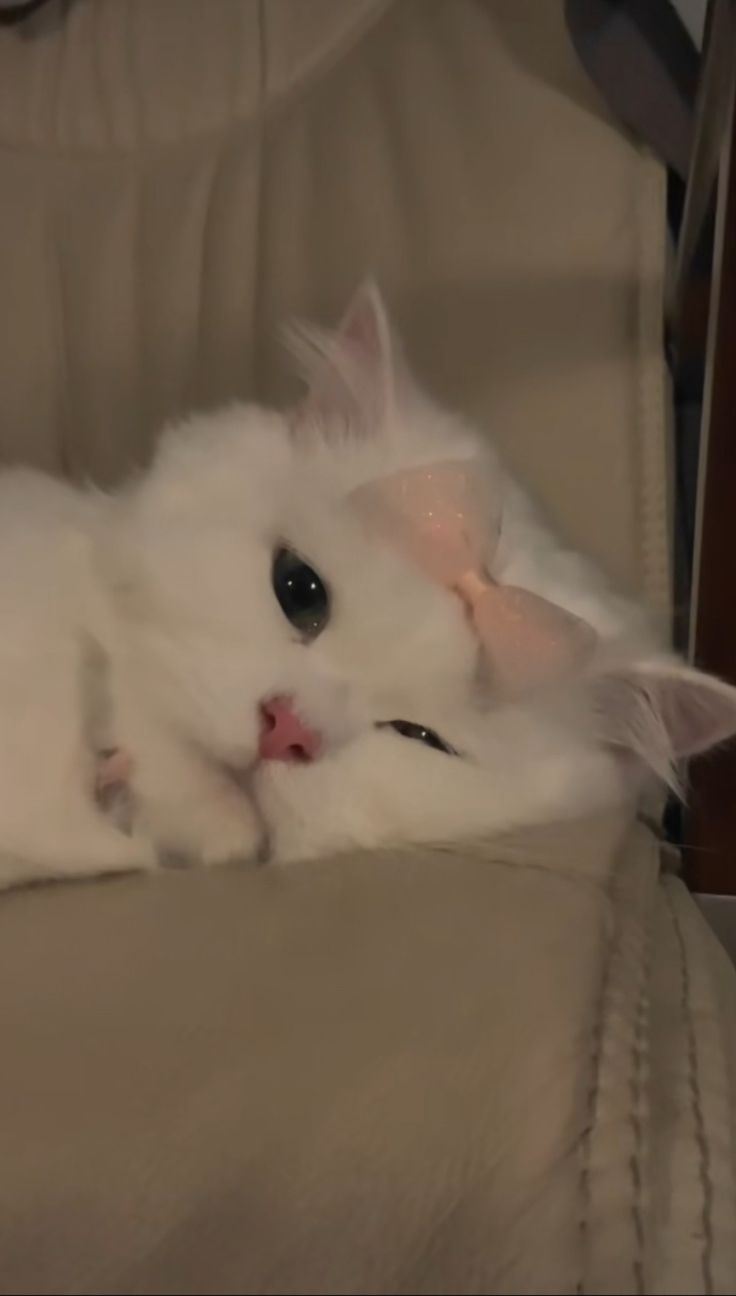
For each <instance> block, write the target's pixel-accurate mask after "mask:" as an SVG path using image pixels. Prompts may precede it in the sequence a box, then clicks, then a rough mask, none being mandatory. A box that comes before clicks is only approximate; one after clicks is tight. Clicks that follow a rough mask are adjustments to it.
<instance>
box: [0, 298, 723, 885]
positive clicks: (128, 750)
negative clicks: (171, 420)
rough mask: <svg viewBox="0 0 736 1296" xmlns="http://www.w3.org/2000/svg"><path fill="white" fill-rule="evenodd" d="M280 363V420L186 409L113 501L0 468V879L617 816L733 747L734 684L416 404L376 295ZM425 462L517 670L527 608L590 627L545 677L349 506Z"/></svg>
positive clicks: (487, 459)
mask: <svg viewBox="0 0 736 1296" xmlns="http://www.w3.org/2000/svg"><path fill="white" fill-rule="evenodd" d="M298 349H299V353H300V358H301V360H302V362H303V367H304V368H305V370H306V375H307V377H308V386H309V390H308V395H307V397H306V398H305V400H304V402H303V404H302V405H301V406H300V407H299V408H298V409H296V410H292V411H289V412H287V413H286V414H283V413H276V412H273V411H270V410H264V409H261V408H257V407H254V406H236V407H232V408H229V409H226V410H224V411H222V412H221V413H218V414H210V415H205V416H201V417H196V418H192V419H190V420H189V421H187V422H185V423H183V424H182V425H181V426H179V427H176V428H174V429H172V430H170V431H168V432H167V433H166V434H165V435H164V437H163V439H162V441H161V445H160V448H159V450H158V454H157V456H156V459H155V462H154V464H153V467H152V468H151V470H150V472H148V473H147V474H146V475H145V476H143V477H141V478H140V479H139V480H137V481H135V482H134V483H132V484H130V485H129V486H128V487H127V488H126V489H124V490H123V491H122V492H120V493H118V494H117V495H113V496H103V495H100V494H98V493H94V492H84V491H78V490H75V489H73V488H71V487H68V486H65V485H62V484H60V483H58V482H54V481H52V480H50V479H47V478H44V477H41V476H39V475H36V474H33V473H30V472H27V471H24V470H12V471H9V472H7V473H5V474H4V475H3V476H2V478H0V625H1V626H2V634H1V636H0V883H3V884H6V885H7V884H10V883H16V882H22V881H30V880H32V879H37V878H41V877H67V876H69V877H71V876H80V875H84V874H94V873H101V872H106V871H108V872H109V871H115V870H128V869H150V868H154V867H156V866H157V865H158V864H160V863H172V862H186V861H192V862H195V861H196V862H202V863H207V864H214V863H219V862H224V861H227V860H232V859H241V858H242V859H248V858H252V857H254V856H261V857H268V858H270V859H273V860H276V861H291V860H304V859H308V858H310V857H313V856H316V855H322V854H324V853H327V852H336V851H341V850H344V849H347V848H352V847H363V848H374V847H380V846H381V845H384V844H391V845H396V844H411V843H422V842H430V843H450V842H461V841H462V840H463V839H471V838H473V839H478V838H482V837H488V836H490V835H492V834H496V833H498V832H500V831H505V830H508V829H511V828H514V827H517V826H524V825H530V824H533V823H537V822H544V821H546V820H551V819H559V818H561V817H564V816H574V815H578V814H581V813H586V812H589V811H593V810H595V809H597V808H603V807H605V806H607V805H611V804H613V803H616V802H619V801H621V800H624V799H626V798H628V799H630V800H632V802H633V801H634V800H635V799H636V797H637V796H638V795H639V793H640V791H641V787H642V782H643V780H644V779H645V778H646V777H647V771H649V772H652V771H653V773H654V774H655V775H656V776H658V777H659V778H661V779H664V780H666V781H669V782H672V781H673V780H674V778H675V770H676V768H677V764H678V762H679V761H680V759H681V758H683V757H686V756H688V755H691V754H693V753H695V752H697V751H700V750H703V749H704V748H706V747H708V746H710V745H711V744H713V743H715V742H718V741H721V740H723V739H725V738H727V737H729V736H730V735H732V734H733V733H734V732H736V690H733V689H731V688H729V687H727V686H726V685H724V684H721V683H720V682H718V681H716V680H713V679H709V678H707V677H705V676H704V675H702V674H699V673H698V672H696V671H694V670H691V669H689V668H687V667H686V666H685V665H684V664H682V663H680V662H679V661H677V660H676V659H675V658H673V657H672V656H670V655H668V654H666V653H664V652H661V651H660V650H659V648H658V646H657V643H656V639H655V637H654V636H653V635H652V633H651V631H650V629H649V627H648V624H647V619H646V617H645V615H644V614H643V613H642V611H641V610H640V609H638V608H636V607H635V606H633V605H631V604H629V603H627V602H625V601H624V600H622V599H620V598H618V597H617V596H615V595H614V594H612V593H611V592H610V591H609V589H608V588H607V586H606V584H605V582H604V581H603V580H602V578H601V577H600V576H599V574H598V573H597V572H596V571H595V570H594V569H593V568H592V567H591V566H590V565H589V564H588V563H587V562H586V561H584V560H583V559H582V558H580V557H578V556H577V555H574V554H571V553H569V552H567V551H565V550H563V549H562V548H561V546H560V545H559V544H558V542H557V541H556V540H555V539H554V538H553V537H552V536H551V534H550V533H549V532H548V531H547V530H546V529H545V527H544V526H543V525H542V524H541V523H540V521H539V520H538V519H537V517H536V515H535V513H534V511H533V509H532V508H531V506H530V504H529V502H528V500H527V499H526V497H525V496H524V494H523V493H522V492H521V490H520V489H519V487H518V486H517V485H516V484H515V483H514V482H513V481H511V480H509V478H508V476H507V474H506V473H505V472H504V471H503V469H502V468H501V466H500V465H499V464H498V462H497V461H496V459H495V456H494V455H493V454H492V452H491V451H489V449H488V446H487V443H486V442H485V441H484V440H483V439H481V438H479V437H478V436H477V435H476V434H475V433H474V432H473V430H472V429H470V428H469V427H468V426H467V425H466V424H465V423H464V422H463V421H462V420H460V419H458V418H456V417H454V416H452V415H449V414H448V413H446V412H445V411H444V410H442V409H439V408H438V407H437V406H436V405H435V404H433V403H432V402H431V401H430V400H429V399H428V398H427V396H426V395H425V394H423V393H422V391H421V390H420V389H419V387H418V386H417V385H416V383H415V382H414V381H413V380H412V379H411V378H410V377H409V375H408V374H407V372H406V369H405V367H404V365H403V363H402V361H401V359H400V357H399V356H398V355H397V351H396V346H395V343H394V342H393V340H392V338H391V335H390V330H389V325H388V322H387V319H386V315H385V311H384V308H383V305H382V303H381V300H380V297H379V295H378V293H377V291H376V290H375V289H374V288H372V287H370V286H367V287H365V288H364V289H362V290H361V291H360V292H359V293H358V294H357V296H356V298H355V299H354V301H353V304H352V306H351V308H350V309H349V311H348V314H347V316H346V318H345V320H344V321H343V324H342V326H341V328H340V329H339V330H338V331H337V333H335V334H334V335H329V334H324V335H322V334H319V333H317V332H308V333H307V334H303V335H302V336H301V341H300V344H299V348H298ZM448 461H451V462H452V463H453V464H454V465H457V464H461V465H463V466H464V469H465V470H467V472H469V474H470V475H471V477H472V479H473V480H474V481H476V482H477V483H478V484H479V487H481V488H482V490H483V492H484V501H485V503H484V507H486V508H487V515H488V519H491V518H494V519H495V521H496V523H497V531H498V534H496V532H494V530H493V528H492V527H490V528H489V531H488V536H489V542H488V549H487V552H486V553H485V554H484V555H483V567H484V568H485V569H486V570H484V571H483V572H481V577H482V579H483V580H485V581H486V584H487V585H489V586H490V585H492V586H493V587H494V588H495V589H497V590H500V591H502V597H503V591H504V590H507V589H508V588H509V587H514V588H515V589H516V590H520V591H522V593H521V595H520V598H521V604H520V607H521V612H520V616H519V627H518V628H519V635H520V639H519V650H520V659H521V660H523V659H524V652H525V649H526V643H525V636H526V635H527V630H528V629H529V627H528V626H527V620H526V618H527V611H528V608H527V604H526V602H525V599H526V598H527V594H528V596H529V598H531V596H532V595H538V596H541V597H542V599H544V600H546V601H547V602H546V603H545V604H542V603H541V602H540V603H539V605H538V608H544V607H547V608H549V609H550V610H551V613H552V625H553V632H552V633H551V634H549V635H548V636H547V639H548V641H549V646H550V650H551V651H552V652H554V649H555V633H554V625H555V620H554V618H555V611H556V612H557V613H559V618H560V620H559V626H560V628H561V630H560V633H561V635H562V638H563V639H564V637H565V635H566V634H567V630H568V628H572V629H573V639H574V628H575V627H578V628H579V627H580V625H581V622H582V623H583V624H584V626H585V627H591V628H592V631H590V632H589V635H588V638H587V640H586V641H585V642H586V643H587V646H588V647H587V651H586V652H585V653H584V654H582V655H581V657H580V660H579V661H578V660H577V659H575V665H574V668H573V669H567V670H560V671H559V672H554V671H553V672H549V673H548V675H547V676H545V675H544V672H542V676H540V677H539V678H536V676H535V675H534V672H532V674H531V675H530V678H529V681H528V684H527V685H526V686H524V685H523V679H522V686H521V687H519V684H518V681H517V685H516V687H515V688H514V689H511V690H509V689H508V688H506V687H505V685H504V682H503V680H502V679H501V678H500V677H499V676H498V675H497V674H496V672H495V670H494V665H493V657H492V655H491V657H490V658H489V656H488V653H487V652H486V651H485V647H487V645H484V643H483V642H482V637H480V638H479V634H478V627H477V626H476V625H475V624H474V623H473V616H472V612H473V607H472V599H471V601H470V603H469V602H468V600H467V599H463V598H462V597H459V596H458V592H457V590H455V589H451V588H449V587H448V585H447V582H443V581H442V580H441V579H434V578H433V576H432V573H431V571H428V570H426V568H425V567H423V565H422V563H421V562H417V561H416V560H415V559H416V555H412V553H410V552H409V551H408V550H407V549H406V548H405V547H404V546H402V545H401V544H399V543H396V542H395V538H392V536H391V534H389V533H388V532H385V533H384V532H383V531H382V529H381V525H380V523H379V524H378V525H376V524H374V522H373V521H371V519H370V518H369V517H367V516H366V513H365V510H364V509H363V508H361V507H359V506H358V502H359V501H360V500H361V498H362V496H361V490H360V488H365V487H366V486H368V488H369V489H368V498H370V492H371V490H373V491H374V492H375V486H370V484H371V483H374V484H375V483H377V484H378V496H377V498H380V492H381V486H380V483H381V482H384V481H386V480H387V479H389V480H390V478H391V475H392V474H395V473H397V472H406V471H409V472H410V473H411V472H414V471H416V470H418V469H422V468H426V467H427V465H434V464H436V463H440V464H442V463H447V462H448ZM356 491H357V492H358V493H357V494H356V493H355V492H356ZM363 494H365V492H363ZM524 592H527V593H526V594H525V593H524ZM530 606H532V613H534V607H535V606H536V605H534V604H533V603H532V604H531V605H530ZM538 608H537V610H538ZM565 612H566V613H569V614H573V616H572V617H569V618H566V617H565ZM575 618H580V620H579V621H578V620H576V619H575ZM511 620H512V621H513V616H512V618H511ZM592 632H595V634H593V633H592ZM531 634H532V636H533V634H534V615H532V618H531ZM492 638H493V635H492V633H491V639H492ZM542 639H544V634H543V635H542ZM558 646H559V645H558ZM509 648H510V655H511V657H512V658H513V656H514V644H513V642H512V643H511V645H510V646H509V644H507V655H508V654H509ZM542 656H544V653H542ZM573 656H574V655H573ZM572 660H573V659H572V658H571V661H572ZM522 677H523V672H522ZM116 767H117V768H116ZM106 783H109V784H111V785H112V791H113V792H116V793H118V794H121V796H122V800H119V801H118V802H117V804H116V803H115V797H112V798H110V797H108V796H107V791H110V789H109V788H108V789H105V786H104V785H105V784H106ZM121 810H124V811H125V814H124V815H121V814H120V813H118V811H121Z"/></svg>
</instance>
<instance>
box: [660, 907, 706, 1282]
mask: <svg viewBox="0 0 736 1296" xmlns="http://www.w3.org/2000/svg"><path fill="white" fill-rule="evenodd" d="M667 905H668V908H669V911H670V915H671V917H672V924H673V927H674V931H675V938H676V940H677V947H678V952H679V955H680V966H681V969H682V974H681V980H680V1007H681V1011H682V1015H683V1017H684V1019H685V1033H686V1037H687V1064H688V1086H687V1087H688V1093H689V1095H690V1106H691V1111H692V1115H693V1123H694V1126H695V1146H696V1148H697V1150H698V1159H699V1167H698V1178H699V1179H700V1186H701V1189H702V1192H703V1209H702V1212H701V1232H702V1237H703V1245H702V1251H701V1257H700V1267H701V1272H702V1275H703V1291H704V1292H705V1293H706V1296H712V1293H713V1182H712V1179H711V1166H710V1150H709V1148H708V1140H707V1137H706V1132H705V1119H704V1117H703V1106H702V1087H701V1083H700V1063H699V1058H698V1046H697V1039H696V1035H695V1023H694V1020H693V1015H692V988H691V984H690V971H689V968H688V962H687V946H686V944H685V937H684V936H683V933H682V926H681V924H680V920H679V918H678V915H677V912H676V910H675V906H674V903H673V901H672V897H671V896H670V895H669V894H667Z"/></svg>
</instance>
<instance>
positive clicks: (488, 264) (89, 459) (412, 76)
mask: <svg viewBox="0 0 736 1296" xmlns="http://www.w3.org/2000/svg"><path fill="white" fill-rule="evenodd" d="M664 228H665V223H664V208H663V176H662V174H661V173H660V171H659V169H658V167H657V166H656V165H655V163H654V162H653V161H652V160H651V159H650V158H648V157H647V156H645V155H643V154H642V153H641V152H640V151H639V150H638V149H637V148H636V147H635V146H634V144H633V143H632V142H631V141H630V140H628V139H626V138H624V137H623V135H622V134H621V133H620V132H619V131H618V130H617V128H616V126H615V125H614V124H613V123H612V122H611V121H610V120H608V118H607V116H606V113H605V111H604V109H603V107H602V105H601V104H600V103H599V102H598V101H597V99H596V97H595V94H594V92H593V91H592V89H591V88H590V87H589V86H588V85H587V83H586V82H585V79H584V77H583V75H582V73H581V72H580V71H579V70H578V68H577V66H576V64H575V61H574V57H573V54H572V52H571V49H570V47H569V44H568V41H567V38H566V35H565V31H564V24H563V18H562V5H561V3H560V2H559V0H486V2H485V3H484V0H452V2H450V0H393V3H391V0H261V2H260V3H258V2H257V0H147V2H142V0H78V2H77V3H75V4H74V3H73V4H71V5H66V4H65V5H61V4H60V3H57V2H56V0H51V3H50V5H49V6H47V7H46V8H45V9H43V10H42V11H41V12H40V13H39V14H38V15H37V16H36V17H34V18H32V19H30V20H29V21H28V23H27V24H26V25H25V26H24V27H21V28H17V29H14V30H11V31H5V32H3V33H2V34H1V35H0V284H1V285H2V296H1V297H0V312H1V315H0V318H2V321H3V328H2V347H0V393H1V394H2V432H1V433H0V451H1V452H2V455H3V457H4V458H5V459H6V460H8V461H11V460H15V459H24V460H30V461H33V462H35V463H37V464H40V465H43V466H45V467H47V468H50V469H52V470H54V471H61V472H64V473H68V474H73V475H74V476H77V477H82V476H86V475H88V474H92V475H93V476H94V478H95V479H96V480H98V481H101V482H103V483H106V482H111V481H114V480H117V479H119V478H120V476H121V475H122V474H123V473H124V472H125V471H127V470H128V469H130V467H131V466H133V465H136V464H138V463H141V462H144V461H145V459H146V457H147V456H148V454H149V451H150V447H151V444H152V440H153V438H154V435H155V432H156V429H157V428H158V427H159V426H160V424H161V422H162V420H164V419H165V418H168V417H169V416H171V415H172V414H175V413H176V412H178V411H181V410H186V409H189V408H191V407H192V406H193V405H197V406H202V405H209V404H212V403H216V402H220V401H222V400H225V399H227V398H230V397H232V396H251V395H253V394H257V395H264V396H268V397H271V396H274V395H280V394H282V391H283V386H282V385H283V383H284V381H285V380H284V377H283V368H282V363H281V358H280V355H279V350H278V345H277V341H276V330H277V325H278V323H279V321H281V320H283V319H284V318H285V317H287V316H289V315H290V314H292V313H294V312H298V313H308V314H311V315H316V316H318V317H321V318H323V319H324V320H329V319H330V318H332V317H334V316H335V315H336V314H337V313H338V311H339V309H340V307H341V305H342V304H343V302H344V300H345V299H346V297H347V296H348V294H349V292H350V290H351V288H352V287H353V286H354V284H355V282H356V280H357V279H358V278H360V277H361V276H362V274H363V273H364V272H365V271H366V270H372V271H373V272H375V273H376V275H377V276H378V277H379V279H380V281H381V283H382V285H383V287H384V290H385V292H386V294H387V296H388V297H389V299H390V300H391V302H392V304H393V306H394V308H395V310H396V314H397V316H398V318H399V320H400V323H401V324H402V325H403V327H404V331H405V333H406V336H407V339H408V344H409V350H410V352H411V354H412V356H413V358H414V360H415V362H416V364H417V366H418V368H419V369H420V371H422V372H423V373H424V374H425V375H426V376H427V377H428V378H429V379H430V381H431V383H432V384H433V385H434V387H435V389H436V390H437V392H438V393H439V394H440V395H441V396H444V397H445V398H446V399H447V400H448V401H450V402H452V403H454V404H456V405H457V406H459V407H461V408H463V409H465V410H467V411H468V412H470V413H473V414H475V415H477V416H478V417H479V418H480V419H481V420H483V422H484V425H486V426H488V428H489V430H490V431H491V432H492V434H493V436H494V437H495V439H496V440H497V441H498V442H499V443H500V444H501V445H502V447H503V449H504V451H505V452H506V454H507V456H508V458H509V459H510V460H511V462H512V463H513V464H514V465H515V467H516V468H517V469H518V470H519V472H520V473H521V474H522V476H523V477H524V478H525V480H526V481H527V482H528V483H529V484H530V485H531V486H532V487H533V488H534V489H535V490H536V491H537V492H538V493H539V494H540V496H541V497H542V498H543V500H544V501H545V503H546V505H547V507H548V509H549V511H550V512H551V513H552V514H553V515H554V517H555V518H556V520H557V522H558V523H559V525H560V526H561V528H562V529H563V530H564V531H565V532H566V533H567V534H568V535H569V536H570V537H571V538H572V539H573V540H574V541H575V542H577V543H578V544H579V545H581V546H582V547H584V548H585V549H587V550H589V551H590V552H592V553H593V554H594V555H595V556H596V557H597V558H598V559H599V560H600V561H601V562H602V563H603V565H604V566H605V567H606V568H607V569H608V570H609V571H610V572H611V573H612V574H613V575H614V576H615V577H616V578H617V579H618V580H619V581H620V582H621V583H622V584H623V585H625V586H627V587H629V588H633V589H636V590H639V591H641V592H642V593H643V594H644V595H645V596H646V597H647V598H648V599H649V600H650V601H651V602H652V604H653V605H654V606H655V607H656V608H657V609H658V610H659V611H660V612H661V615H662V616H663V617H666V616H667V615H668V599H669V570H668V567H669V563H668V524H667V495H668V471H667V437H666V423H667V419H666V388H665V377H664V368H663V361H662V354H661V295H662V274H663V261H664ZM0 1039H1V1040H2V1056H1V1058H0V1112H2V1114H3V1115H2V1134H1V1135H0V1147H1V1148H2V1156H1V1157H0V1292H3V1293H19V1292H28V1293H30V1292H34V1293H35V1292H49V1293H50V1292H55V1293H62V1292H63V1293H67V1292H74V1293H82V1292H85V1293H102V1292H104V1293H122V1292H129V1291H133V1292H140V1293H168V1292H180V1291H183V1292H193V1293H194V1292H197V1293H215V1292H216V1293H287V1292H290V1293H317V1292H325V1293H327V1292H329V1293H333V1292H334V1293H337V1292H345V1291H347V1292H355V1293H379V1292H380V1293H410V1292H426V1293H430V1292H431V1293H451V1292H452V1293H455V1292H467V1293H496V1292H499V1293H500V1292H519V1293H521V1292H558V1293H562V1292H576V1291H577V1292H614V1291H624V1292H733V1291H734V1290H736V1100H735V1094H736V988H735V978H734V973H733V970H732V968H731V967H730V965H729V964H728V962H727V960H726V959H725V956H723V955H722V952H721V951H720V949H719V947H718V946H717V944H716V942H715V941H714V939H713V938H712V936H711V935H710V933H709V932H708V930H707V928H706V927H705V926H704V924H703V923H702V921H701V920H700V918H699V916H698V914H697V911H696V909H695V907H694V905H693V903H692V902H691V900H690V898H689V897H688V895H687V894H686V892H685V890H684V888H683V886H682V885H681V883H680V882H679V881H678V880H677V878H676V877H675V876H674V874H673V872H672V871H671V870H667V869H664V870H663V869H662V857H661V852H660V850H659V847H658V844H657V843H656V841H655V840H654V839H653V837H652V835H651V833H649V832H648V830H646V829H645V828H644V827H642V826H636V827H631V826H629V825H626V824H622V823H620V822H617V821H615V820H613V819H612V820H606V821H596V822H586V823H581V824H577V825H574V826H573V827H572V828H571V827H568V828H566V829H564V830H563V829H559V828H555V827H554V826H550V827H549V828H548V829H546V830H545V831H544V832H543V833H534V834H527V835H525V836H524V837H517V838H515V839H513V840H512V839H509V840H505V841H500V842H494V843H488V845H487V848H486V849H485V850H483V851H482V852H481V851H477V850H475V851H473V852H458V853H457V855H455V856H448V855H447V854H435V853H433V852H431V851H428V852H426V855H424V856H421V857H419V858H413V859H411V860H407V859H403V858H392V857H391V856H388V855H381V856H375V857H371V858H363V859H360V858H351V859H347V860H333V861H328V862H325V863H324V864H320V865H316V866H313V867H309V868H303V869H299V870H291V871H284V872H277V871H275V870H272V871H268V870H262V871H259V872H252V871H251V872H249V871H247V870H243V871H237V870H233V871H221V872H219V873H212V874H196V873H195V874H188V875H176V876H174V875H166V876H162V877H160V878H156V879H153V880H151V879H131V880H124V881H116V882H113V883H110V882H108V883H104V884H95V885H82V886H75V887H72V886H69V887H59V888H53V887H52V888H41V889H39V890H37V891H34V892H27V893H24V894H21V893H18V894H14V895H9V896H6V897H5V898H3V900H2V902H1V903H0Z"/></svg>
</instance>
